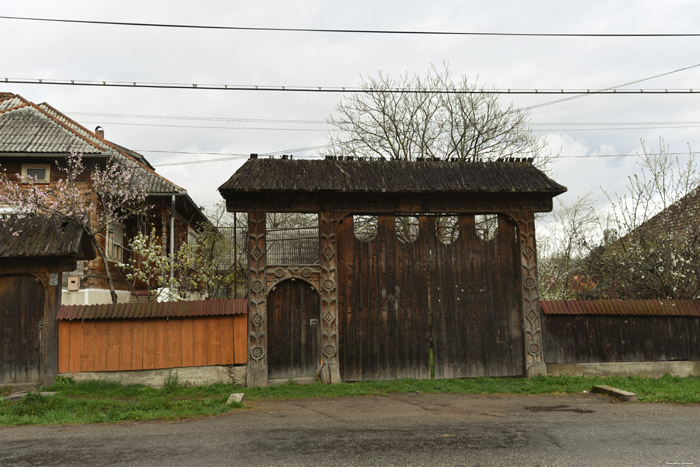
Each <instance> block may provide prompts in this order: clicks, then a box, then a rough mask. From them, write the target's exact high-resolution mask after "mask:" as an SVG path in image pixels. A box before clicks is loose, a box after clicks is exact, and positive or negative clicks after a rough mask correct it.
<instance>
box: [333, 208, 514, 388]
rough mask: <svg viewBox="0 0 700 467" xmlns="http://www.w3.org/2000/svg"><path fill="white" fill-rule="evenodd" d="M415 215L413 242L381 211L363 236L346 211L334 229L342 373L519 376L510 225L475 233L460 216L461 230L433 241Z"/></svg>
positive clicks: (427, 223)
mask: <svg viewBox="0 0 700 467" xmlns="http://www.w3.org/2000/svg"><path fill="white" fill-rule="evenodd" d="M435 219H436V218H435V217H427V216H423V217H421V218H420V221H419V226H420V229H419V232H418V235H417V237H416V238H415V241H413V242H410V243H409V242H406V241H405V239H404V241H400V240H399V239H398V238H397V235H396V230H395V220H394V217H391V216H382V217H379V220H378V228H377V234H376V237H375V238H374V239H373V240H371V241H369V242H363V241H360V240H358V239H357V238H356V237H355V235H354V232H353V220H352V216H348V217H347V218H345V219H344V221H343V222H342V224H340V226H339V233H338V259H339V267H338V270H339V281H338V282H339V284H338V300H339V322H340V362H341V365H340V371H341V378H342V379H343V380H345V381H358V380H381V379H396V378H430V351H431V349H432V351H433V360H434V370H435V377H436V378H455V377H466V376H482V375H488V376H510V375H523V374H524V357H523V348H524V341H523V333H522V325H521V320H522V312H521V303H522V296H521V286H520V253H519V248H518V239H517V236H516V229H515V227H514V225H513V223H512V222H511V221H510V220H509V219H507V218H506V217H503V216H499V220H498V235H496V237H495V238H494V239H492V240H482V239H481V238H479V236H477V233H476V230H475V226H474V216H472V215H461V216H459V222H458V226H459V236H458V237H457V238H456V239H455V240H454V242H452V243H450V244H445V243H442V242H441V241H439V239H438V237H437V235H436V224H435Z"/></svg>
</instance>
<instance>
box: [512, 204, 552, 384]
mask: <svg viewBox="0 0 700 467" xmlns="http://www.w3.org/2000/svg"><path fill="white" fill-rule="evenodd" d="M510 216H511V217H512V218H513V219H514V220H515V222H516V223H517V225H518V235H519V244H520V259H521V265H522V268H521V271H522V275H521V279H520V286H521V291H522V299H523V306H522V313H523V318H522V319H523V331H524V334H525V335H524V337H525V371H526V376H537V375H542V374H546V373H547V367H546V365H545V362H544V347H543V339H542V319H541V317H540V299H539V294H538V292H537V247H536V243H535V216H534V214H533V213H532V212H515V213H510Z"/></svg>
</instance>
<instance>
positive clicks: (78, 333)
mask: <svg viewBox="0 0 700 467" xmlns="http://www.w3.org/2000/svg"><path fill="white" fill-rule="evenodd" d="M70 335H71V339H70V356H69V360H68V371H70V372H71V373H76V372H79V371H80V346H81V345H82V342H81V341H82V339H83V327H82V323H81V322H80V321H79V320H75V321H71V322H70Z"/></svg>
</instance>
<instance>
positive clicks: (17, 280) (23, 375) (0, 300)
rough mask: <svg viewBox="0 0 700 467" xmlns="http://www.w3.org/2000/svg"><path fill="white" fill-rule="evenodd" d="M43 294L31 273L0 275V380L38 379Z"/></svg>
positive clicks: (37, 380)
mask: <svg viewBox="0 0 700 467" xmlns="http://www.w3.org/2000/svg"><path fill="white" fill-rule="evenodd" d="M44 298H45V297H44V287H43V285H42V284H41V282H40V281H39V279H37V278H36V277H34V276H33V275H31V274H8V275H1V276H0V383H2V384H9V383H40V382H41V328H40V326H41V325H42V324H43V315H44V307H45V300H44Z"/></svg>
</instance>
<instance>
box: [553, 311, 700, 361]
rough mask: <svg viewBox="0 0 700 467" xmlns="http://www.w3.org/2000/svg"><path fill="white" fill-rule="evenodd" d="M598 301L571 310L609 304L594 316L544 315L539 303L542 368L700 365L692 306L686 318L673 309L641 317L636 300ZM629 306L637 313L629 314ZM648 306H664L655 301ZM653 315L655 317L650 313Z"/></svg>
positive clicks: (699, 320) (698, 327)
mask: <svg viewBox="0 0 700 467" xmlns="http://www.w3.org/2000/svg"><path fill="white" fill-rule="evenodd" d="M603 302H605V301H602V300H599V301H596V300H590V301H586V300H582V301H578V302H577V303H576V304H575V305H574V304H572V305H570V306H584V307H587V308H592V307H595V306H599V305H600V304H601V303H602V304H603V305H610V306H608V307H607V310H608V311H607V312H605V313H601V312H600V311H599V312H598V313H597V314H593V313H592V310H583V312H579V313H577V314H555V313H553V312H552V310H547V308H548V302H542V305H543V308H544V309H545V313H544V315H543V318H544V320H543V327H544V330H543V335H544V349H545V361H546V362H547V363H602V362H662V361H683V360H690V361H700V316H693V315H690V313H697V312H696V311H694V308H695V307H687V308H688V309H687V310H685V312H686V313H687V314H686V315H679V314H678V310H677V309H676V310H674V309H671V310H666V311H664V310H652V311H651V312H650V311H646V315H644V314H642V313H643V312H645V310H644V309H643V308H642V307H641V306H640V304H639V303H641V304H642V305H646V303H642V302H641V301H640V302H639V303H636V304H635V303H634V302H633V301H631V300H626V301H624V303H619V304H616V303H612V301H608V302H610V303H607V304H606V303H603ZM620 302H622V301H620ZM650 302H651V301H650ZM688 302H690V301H688ZM676 304H677V305H678V303H676ZM698 304H700V302H699V303H698ZM631 305H634V306H636V307H637V310H636V311H635V310H634V309H629V308H630V307H631ZM652 305H664V304H659V302H658V301H657V302H656V304H652ZM680 305H683V304H680ZM686 305H687V304H686ZM672 306H673V305H672ZM625 307H626V308H627V309H624V308H625ZM675 308H678V307H675ZM654 311H655V312H656V314H651V313H652V312H654ZM623 313H624V314H623ZM635 313H636V314H635ZM664 313H665V315H664ZM671 313H676V314H675V315H672V314H671Z"/></svg>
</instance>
